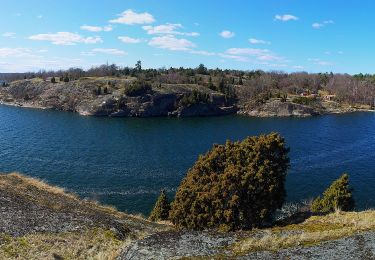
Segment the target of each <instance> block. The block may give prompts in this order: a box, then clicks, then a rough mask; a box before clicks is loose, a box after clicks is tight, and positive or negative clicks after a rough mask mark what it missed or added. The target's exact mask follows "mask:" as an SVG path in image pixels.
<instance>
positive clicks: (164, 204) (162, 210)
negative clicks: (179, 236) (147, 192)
mask: <svg viewBox="0 0 375 260" xmlns="http://www.w3.org/2000/svg"><path fill="white" fill-rule="evenodd" d="M169 211H170V203H169V201H168V198H167V195H166V194H165V191H164V190H162V191H161V194H160V196H159V198H158V200H157V201H156V203H155V207H154V209H153V210H152V211H151V214H150V217H149V219H150V220H151V221H160V220H168V218H169Z"/></svg>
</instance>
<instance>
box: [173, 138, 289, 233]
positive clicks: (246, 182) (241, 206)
mask: <svg viewBox="0 0 375 260" xmlns="http://www.w3.org/2000/svg"><path fill="white" fill-rule="evenodd" d="M288 152H289V149H288V148H285V142H284V139H283V138H282V137H281V136H280V135H279V134H276V133H271V134H269V135H261V136H259V137H248V138H246V139H245V140H243V141H242V142H240V141H238V142H234V143H233V142H230V141H227V142H226V143H225V144H224V145H214V146H213V148H212V150H211V151H209V152H208V153H206V154H205V155H203V156H200V157H199V159H198V161H197V162H196V163H195V165H194V166H193V167H192V168H191V169H190V170H189V172H188V173H187V176H186V177H185V178H184V179H183V181H182V182H181V185H180V187H179V188H178V190H177V193H176V198H175V201H174V202H173V204H172V209H171V214H170V219H171V221H172V222H173V223H174V224H175V225H176V227H177V228H187V229H193V230H203V229H207V228H208V229H210V228H219V229H221V230H223V231H228V230H238V229H249V228H253V227H259V226H261V225H262V224H264V223H265V222H267V221H270V220H271V217H272V215H273V213H274V212H275V210H276V209H278V208H280V207H281V206H282V204H283V202H284V200H285V196H286V192H285V187H284V182H285V177H286V173H287V170H288V168H289V158H288Z"/></svg>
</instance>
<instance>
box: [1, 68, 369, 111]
mask: <svg viewBox="0 0 375 260" xmlns="http://www.w3.org/2000/svg"><path fill="white" fill-rule="evenodd" d="M125 76H128V77H129V76H130V77H136V78H137V79H138V80H141V81H144V82H148V83H150V84H153V85H154V84H198V85H202V86H207V87H209V88H211V89H213V90H218V91H221V92H222V90H223V89H233V90H235V92H236V94H237V96H238V97H239V99H240V100H257V99H259V98H262V97H263V96H267V97H268V96H273V95H277V96H282V95H286V94H301V93H304V92H309V93H318V92H319V91H326V92H327V93H328V94H333V95H336V100H337V101H338V102H346V103H349V104H366V105H373V103H374V99H375V75H371V74H356V75H349V74H335V73H332V72H331V73H307V72H295V73H285V72H281V71H271V72H265V71H262V70H251V71H241V70H228V69H226V70H222V69H218V68H217V69H207V68H206V67H205V66H204V65H203V64H201V65H199V66H198V67H197V68H183V67H180V68H168V69H167V68H159V69H143V68H142V64H141V62H140V61H138V62H137V63H136V65H135V66H134V67H119V66H117V65H115V64H112V65H101V66H98V67H92V68H90V69H88V70H83V69H80V68H70V69H68V70H58V71H39V72H27V73H1V74H0V81H2V83H1V84H2V86H6V85H7V84H8V83H10V82H12V81H15V80H21V79H31V78H35V77H39V78H43V79H48V78H50V77H58V78H60V79H66V78H68V79H69V81H71V80H78V79H80V78H82V77H125Z"/></svg>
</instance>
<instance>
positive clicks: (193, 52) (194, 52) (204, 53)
mask: <svg viewBox="0 0 375 260" xmlns="http://www.w3.org/2000/svg"><path fill="white" fill-rule="evenodd" d="M190 53H191V54H196V55H203V56H215V55H217V54H216V53H214V52H209V51H195V50H191V51H190Z"/></svg>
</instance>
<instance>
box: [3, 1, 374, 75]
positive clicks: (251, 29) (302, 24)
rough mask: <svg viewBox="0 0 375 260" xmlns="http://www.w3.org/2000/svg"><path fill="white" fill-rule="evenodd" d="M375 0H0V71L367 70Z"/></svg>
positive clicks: (370, 60) (371, 54)
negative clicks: (108, 67) (109, 66)
mask: <svg viewBox="0 0 375 260" xmlns="http://www.w3.org/2000/svg"><path fill="white" fill-rule="evenodd" d="M374 9H375V2H374V1H370V0H367V1H353V0H348V1H338V0H333V1H327V0H325V1H323V0H314V1H312V0H311V1H302V0H270V1H267V0H262V1H261V0H257V1H255V0H254V1H250V0H248V1H245V0H230V1H229V0H227V1H214V0H205V1H204V0H189V1H178V0H153V1H152V0H101V1H99V0H79V1H78V0H65V1H52V0H50V1H47V0H44V1H43V0H17V1H15V0H1V8H0V15H1V20H2V21H1V23H0V72H22V71H30V70H39V69H60V68H62V69H63V68H68V67H81V68H89V67H91V66H95V65H99V64H103V63H106V62H107V61H108V62H109V63H116V64H118V65H121V66H133V65H134V64H135V62H136V61H137V60H138V59H140V60H142V63H143V67H156V68H158V67H170V66H173V67H180V66H184V67H196V66H197V65H198V64H200V63H204V64H205V65H206V66H208V67H210V68H215V67H219V68H230V69H243V70H253V69H263V70H267V71H270V70H282V71H287V72H292V71H308V72H326V71H328V72H330V71H333V72H342V73H359V72H363V73H375V52H374V40H375V34H374V33H373V30H372V29H373V28H374V26H375V18H374V16H373V10H374Z"/></svg>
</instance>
